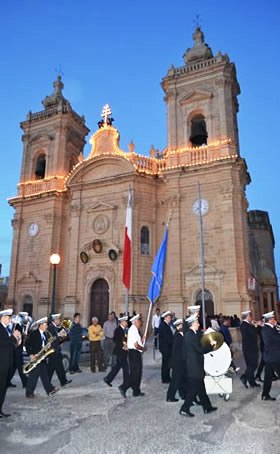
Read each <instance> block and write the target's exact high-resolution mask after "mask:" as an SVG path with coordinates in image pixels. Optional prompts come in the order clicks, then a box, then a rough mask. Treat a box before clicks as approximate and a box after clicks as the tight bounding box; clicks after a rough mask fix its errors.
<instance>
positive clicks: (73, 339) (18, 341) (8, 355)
mask: <svg viewBox="0 0 280 454" xmlns="http://www.w3.org/2000/svg"><path fill="white" fill-rule="evenodd" d="M199 310H200V306H191V307H189V311H190V313H189V316H188V317H187V318H186V319H185V320H184V319H178V318H176V317H175V315H174V314H173V313H172V312H170V311H165V312H164V313H163V314H161V313H160V310H159V309H158V308H156V310H155V313H154V315H153V317H152V329H153V334H154V347H155V348H158V349H159V351H160V353H161V356H162V364H161V381H162V383H165V384H168V389H167V394H166V400H167V402H178V401H179V398H178V397H180V398H181V399H183V400H184V403H183V405H182V406H181V408H180V410H179V413H180V414H181V415H183V416H188V417H193V416H194V414H193V413H192V412H191V406H192V405H201V407H202V409H203V411H204V413H211V412H213V411H215V410H217V407H214V406H213V405H212V404H211V401H210V399H209V396H208V395H207V393H206V388H205V381H204V377H205V370H204V355H205V354H207V353H208V352H210V351H211V350H213V349H215V348H216V344H217V341H216V340H215V339H214V338H213V339H212V338H210V342H209V343H208V344H207V345H204V346H203V343H202V342H201V338H202V336H203V335H204V332H203V330H201V329H200V323H199V319H200V313H199ZM19 315H20V316H21V317H23V318H24V317H25V316H26V315H27V314H26V313H20V314H19ZM11 316H12V310H11V309H6V310H4V311H1V312H0V359H1V361H0V419H2V418H7V417H9V416H10V415H9V414H7V413H4V412H3V410H2V406H3V403H4V400H5V395H6V390H7V387H9V386H14V385H13V384H12V381H11V380H12V377H13V375H14V374H15V371H16V370H18V373H19V376H20V378H21V382H22V386H23V388H24V389H25V395H26V398H28V399H34V397H35V389H36V386H37V382H38V379H39V377H40V379H41V381H42V384H43V387H44V389H45V392H46V394H47V395H48V396H52V395H54V394H55V393H56V392H57V391H58V390H59V388H57V387H55V386H54V385H53V384H52V378H53V374H54V372H55V373H56V374H57V377H58V380H59V382H60V386H61V387H64V386H66V385H69V384H70V383H71V382H72V380H70V379H68V378H67V374H66V372H65V369H64V366H63V357H62V352H61V344H62V342H63V341H64V340H66V339H67V340H69V343H70V364H69V373H70V374H75V373H80V372H82V370H81V369H80V364H79V362H80V353H81V348H82V342H83V338H84V331H83V328H82V326H81V316H80V314H79V313H78V312H77V313H75V314H74V317H73V321H71V323H70V326H69V327H68V329H65V328H64V326H63V323H62V318H61V314H51V315H50V316H49V317H43V318H41V319H39V320H37V321H36V322H35V323H33V329H30V331H29V332H28V333H27V332H25V330H24V327H23V325H22V324H21V323H15V321H14V322H13V323H11ZM17 321H18V320H17ZM212 321H214V322H216V323H212ZM209 322H210V327H211V329H212V331H213V332H214V331H219V332H220V333H221V334H222V335H223V339H224V342H225V343H226V344H227V345H228V346H229V347H230V346H231V343H232V338H231V333H230V330H229V327H230V326H236V327H238V328H239V329H240V332H241V336H242V350H243V355H244V360H245V364H246V370H245V371H244V373H243V374H242V375H241V377H240V380H241V382H242V384H243V385H244V387H245V388H249V386H250V387H260V386H261V383H262V382H263V390H262V399H263V400H270V401H274V400H275V397H272V396H271V395H270V390H271V386H272V381H273V380H274V379H277V378H278V377H280V331H279V327H278V325H277V321H276V318H275V314H274V312H270V313H266V314H264V315H263V321H262V322H258V323H255V322H253V319H252V314H251V312H250V311H245V312H242V314H241V320H240V319H239V318H238V317H237V315H235V316H234V317H231V318H230V317H226V316H223V315H222V314H219V315H218V316H217V317H216V316H215V317H212V318H211V319H209V321H208V323H209ZM141 328H142V317H141V314H135V313H134V314H133V316H132V317H129V316H128V315H126V314H120V316H119V317H118V318H117V317H116V314H115V313H114V312H111V313H110V314H109V315H108V320H106V322H105V323H104V324H103V326H102V325H101V324H100V323H99V320H98V318H97V317H93V318H92V323H91V325H90V326H89V327H88V339H89V345H90V370H91V372H92V373H95V372H96V370H97V368H98V370H99V371H100V372H105V371H107V369H108V368H109V367H110V370H109V371H108V373H107V374H106V376H105V377H103V380H104V382H105V384H106V385H108V386H109V387H111V386H112V382H113V380H114V379H115V377H116V376H117V374H118V373H119V371H120V370H122V374H123V381H122V384H121V385H120V386H119V387H118V389H119V391H120V393H121V395H122V396H123V397H124V398H125V397H126V393H127V391H128V389H129V388H131V389H132V394H133V396H135V397H138V396H144V393H143V392H142V390H141V380H142V369H143V362H142V357H143V352H145V350H146V345H145V344H146V339H145V337H143V335H142V332H141ZM23 346H25V349H26V352H27V354H28V355H29V362H28V363H27V364H24V363H23ZM231 369H232V371H234V372H235V373H237V372H238V370H239V367H236V366H235V364H234V363H233V362H232V364H231ZM263 369H264V378H262V372H263Z"/></svg>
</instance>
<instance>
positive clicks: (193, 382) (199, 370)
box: [179, 314, 217, 417]
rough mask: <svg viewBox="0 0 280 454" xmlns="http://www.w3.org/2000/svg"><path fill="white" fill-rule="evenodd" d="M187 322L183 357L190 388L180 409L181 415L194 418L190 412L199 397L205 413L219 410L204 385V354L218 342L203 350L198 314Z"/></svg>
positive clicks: (213, 342)
mask: <svg viewBox="0 0 280 454" xmlns="http://www.w3.org/2000/svg"><path fill="white" fill-rule="evenodd" d="M186 322H187V323H188V325H189V329H188V330H187V331H186V333H185V335H184V343H183V356H184V360H185V361H186V363H187V365H186V368H187V377H188V388H187V393H186V397H185V401H184V403H183V405H182V407H181V409H180V412H179V413H180V415H183V416H190V417H193V416H194V414H193V413H191V412H190V407H191V405H192V403H193V401H194V400H195V397H196V396H197V395H198V397H199V401H200V403H201V405H202V406H203V410H204V413H211V412H212V411H215V410H217V407H213V406H212V404H211V402H210V400H209V397H208V396H207V394H206V390H205V384H204V376H205V372H204V353H208V352H209V351H211V350H212V349H213V347H214V346H215V345H216V341H214V340H212V341H211V345H210V346H209V348H207V349H205V350H203V347H202V345H201V343H200V339H201V337H200V335H199V334H198V329H199V322H198V316H197V314H194V315H191V316H190V317H188V318H187V320H186Z"/></svg>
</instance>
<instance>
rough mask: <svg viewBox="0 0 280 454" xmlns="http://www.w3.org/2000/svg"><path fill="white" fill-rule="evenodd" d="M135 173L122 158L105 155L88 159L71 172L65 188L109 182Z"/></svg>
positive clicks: (126, 160) (133, 168) (128, 162)
mask: <svg viewBox="0 0 280 454" xmlns="http://www.w3.org/2000/svg"><path fill="white" fill-rule="evenodd" d="M131 173H135V167H134V166H133V164H132V163H131V162H130V161H129V159H128V158H126V157H124V156H119V155H115V154H112V155H111V154H107V155H100V156H95V157H93V158H88V159H87V160H85V161H83V162H82V163H81V165H79V166H78V167H77V169H75V170H74V171H73V173H72V174H71V175H70V176H69V179H68V181H67V186H70V185H72V184H76V183H83V184H87V183H95V182H99V181H106V180H108V181H109V180H111V179H112V178H115V177H122V176H125V175H129V174H131Z"/></svg>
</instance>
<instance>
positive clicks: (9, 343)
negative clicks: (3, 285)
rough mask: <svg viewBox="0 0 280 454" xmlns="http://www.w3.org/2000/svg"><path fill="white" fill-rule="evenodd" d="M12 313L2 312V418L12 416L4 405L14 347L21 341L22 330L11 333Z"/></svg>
mask: <svg viewBox="0 0 280 454" xmlns="http://www.w3.org/2000/svg"><path fill="white" fill-rule="evenodd" d="M12 313H13V310H12V309H6V310H3V311H1V312H0V358H1V361H0V419H2V418H8V417H9V416H11V415H9V414H7V413H4V412H3V411H2V406H3V403H4V400H5V397H6V391H7V383H8V378H9V374H10V371H11V369H12V367H13V360H14V347H15V346H16V345H17V344H19V343H20V342H21V334H20V332H19V331H18V330H14V331H13V333H12V334H11V333H10V331H9V329H8V326H9V324H10V321H11V315H12Z"/></svg>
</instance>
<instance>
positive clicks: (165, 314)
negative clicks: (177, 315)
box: [162, 311, 172, 318]
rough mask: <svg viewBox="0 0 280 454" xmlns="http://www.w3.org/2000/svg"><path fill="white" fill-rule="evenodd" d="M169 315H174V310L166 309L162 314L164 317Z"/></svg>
mask: <svg viewBox="0 0 280 454" xmlns="http://www.w3.org/2000/svg"><path fill="white" fill-rule="evenodd" d="M168 315H172V312H171V311H166V312H164V313H163V314H162V317H163V318H164V317H168Z"/></svg>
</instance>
